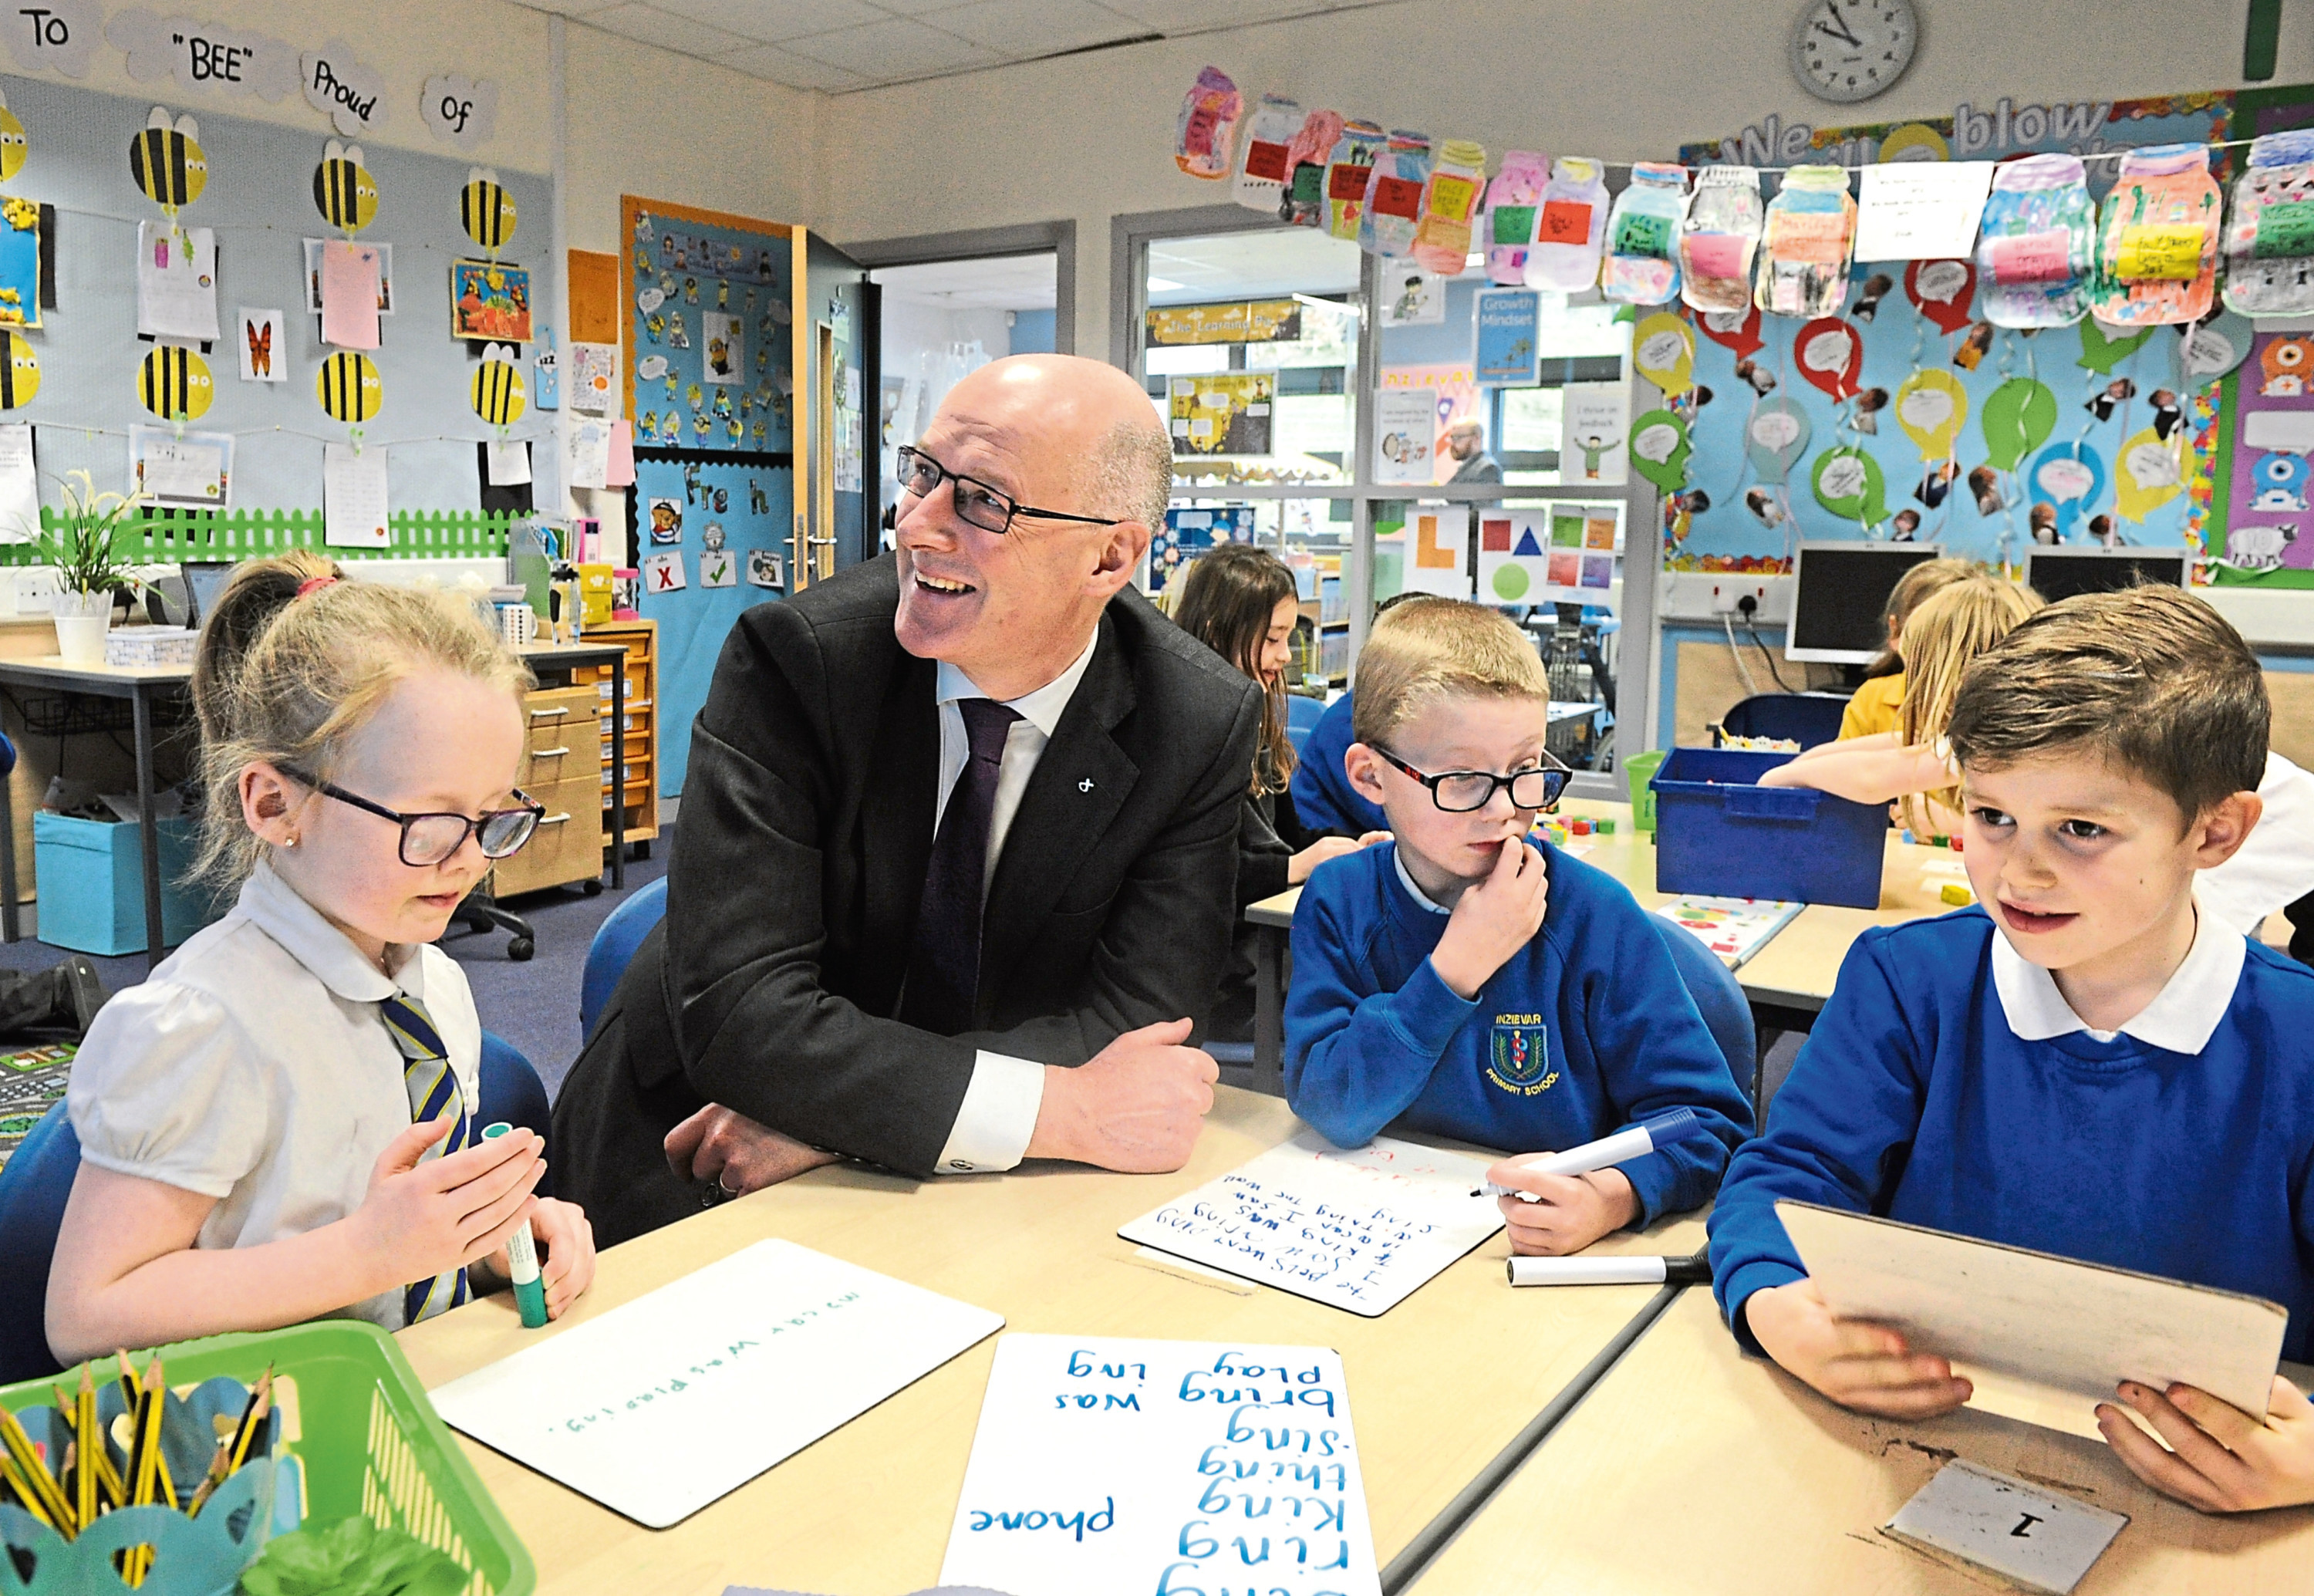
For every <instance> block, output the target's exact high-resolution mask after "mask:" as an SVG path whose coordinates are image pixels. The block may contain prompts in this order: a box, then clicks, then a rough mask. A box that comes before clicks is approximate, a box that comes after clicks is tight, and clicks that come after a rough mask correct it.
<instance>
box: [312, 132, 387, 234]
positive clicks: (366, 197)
mask: <svg viewBox="0 0 2314 1596" xmlns="http://www.w3.org/2000/svg"><path fill="white" fill-rule="evenodd" d="M314 209H315V210H318V211H320V212H321V213H322V220H323V221H325V222H327V223H328V224H329V225H331V226H332V227H335V228H337V229H338V230H339V231H340V232H341V233H343V234H346V235H347V236H348V237H349V238H350V237H352V236H353V235H354V234H357V233H359V232H360V231H361V230H362V229H363V228H365V227H367V226H368V225H370V224H371V223H372V222H374V221H375V220H376V219H377V184H376V183H375V182H373V181H371V180H370V175H369V171H368V169H367V167H365V166H364V165H363V164H362V151H361V145H358V144H357V145H341V144H340V143H339V142H338V141H337V140H336V139H334V138H333V139H331V140H330V142H329V143H328V144H326V145H322V163H321V164H320V165H319V166H316V167H314Z"/></svg>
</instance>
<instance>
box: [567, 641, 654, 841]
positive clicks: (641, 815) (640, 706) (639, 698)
mask: <svg viewBox="0 0 2314 1596" xmlns="http://www.w3.org/2000/svg"><path fill="white" fill-rule="evenodd" d="M587 641H588V642H590V643H623V644H624V645H625V646H626V650H627V663H626V691H627V701H626V719H625V723H624V734H623V741H624V743H625V751H626V760H627V772H626V776H627V780H626V793H625V798H626V823H627V841H628V842H650V841H652V840H653V839H654V838H656V837H657V836H658V792H659V769H658V622H656V621H614V622H611V623H610V624H608V625H605V626H590V627H588V628H587ZM571 680H572V681H573V682H574V683H576V682H581V681H584V682H587V683H591V684H592V687H593V691H594V692H595V695H596V697H595V708H596V713H597V715H598V716H599V717H600V719H599V721H598V722H597V726H596V736H597V738H598V757H599V760H600V773H599V775H598V776H597V778H596V790H597V796H598V798H599V799H600V802H601V804H602V808H603V834H604V835H605V837H606V838H607V837H608V836H609V834H610V830H611V827H610V808H611V739H612V736H614V730H615V729H616V728H614V727H613V726H612V725H611V667H610V666H587V667H586V668H584V669H581V670H575V671H573V672H572V673H571Z"/></svg>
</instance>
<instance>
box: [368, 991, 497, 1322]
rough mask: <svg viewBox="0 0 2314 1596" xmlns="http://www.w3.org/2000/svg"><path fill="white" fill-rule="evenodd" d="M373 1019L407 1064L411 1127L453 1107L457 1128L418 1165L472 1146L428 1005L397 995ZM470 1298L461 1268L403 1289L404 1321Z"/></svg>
mask: <svg viewBox="0 0 2314 1596" xmlns="http://www.w3.org/2000/svg"><path fill="white" fill-rule="evenodd" d="M377 1017H378V1018H380V1019H382V1020H384V1022H385V1034H386V1035H387V1036H392V1037H393V1045H395V1046H396V1047H398V1048H400V1049H401V1050H402V1057H403V1058H404V1059H405V1060H407V1061H408V1066H407V1068H406V1069H405V1070H404V1071H403V1073H402V1079H403V1080H404V1082H405V1083H406V1084H407V1085H408V1086H409V1088H410V1123H411V1124H433V1123H434V1122H435V1121H436V1120H438V1119H440V1118H441V1117H442V1116H443V1115H446V1114H449V1113H451V1112H453V1110H454V1106H455V1113H456V1115H457V1119H458V1123H457V1125H456V1126H455V1128H454V1129H453V1130H452V1131H451V1133H449V1134H448V1135H447V1136H445V1137H444V1138H443V1139H442V1140H441V1141H440V1142H437V1143H435V1144H434V1146H432V1147H431V1148H428V1150H427V1152H426V1156H425V1158H421V1159H420V1160H418V1161H419V1162H420V1163H421V1164H422V1163H424V1162H425V1161H426V1159H438V1158H440V1157H442V1156H443V1155H444V1154H446V1153H452V1152H456V1151H460V1150H462V1149H464V1148H466V1147H470V1146H472V1145H473V1142H474V1123H473V1119H472V1118H471V1117H469V1116H468V1115H467V1113H466V1097H465V1094H464V1092H462V1091H460V1090H459V1089H458V1072H457V1071H455V1070H453V1069H451V1068H450V1056H449V1054H448V1051H447V1050H446V1049H445V1048H444V1047H443V1045H442V1034H441V1033H440V1032H439V1031H437V1030H436V1029H435V1028H434V1017H433V1016H432V1015H430V1014H428V1013H427V1012H426V1005H425V1004H423V1003H421V1002H420V1001H418V1000H417V999H416V998H412V997H405V996H403V995H402V993H400V992H396V993H395V994H394V995H393V996H392V997H390V998H386V999H384V1000H383V1001H380V1002H379V1004H378V1006H377ZM472 1295H473V1292H470V1291H469V1290H468V1289H467V1285H466V1271H465V1267H464V1265H460V1266H459V1267H457V1268H455V1269H451V1270H447V1271H446V1272H445V1273H443V1274H437V1275H434V1276H432V1277H430V1278H428V1279H426V1280H420V1281H417V1282H415V1283H411V1285H409V1286H407V1287H404V1288H403V1290H402V1321H403V1322H404V1323H405V1324H412V1325H414V1324H416V1323H418V1321H419V1320H420V1319H428V1318H433V1317H434V1316H435V1315H436V1314H437V1313H447V1312H448V1311H449V1310H450V1309H453V1308H455V1307H457V1306H458V1305H459V1304H460V1303H462V1302H464V1301H467V1300H468V1299H469V1298H470V1297H471V1296H472Z"/></svg>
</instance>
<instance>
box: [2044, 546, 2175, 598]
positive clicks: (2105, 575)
mask: <svg viewBox="0 0 2314 1596" xmlns="http://www.w3.org/2000/svg"><path fill="white" fill-rule="evenodd" d="M2192 558H2193V555H2192V554H2191V552H2190V551H2186V550H2184V549H2062V548H2057V549H2043V548H2036V549H2034V550H2033V551H2031V552H2030V553H2028V554H2027V555H2026V556H2025V585H2026V586H2027V587H2030V588H2031V589H2033V591H2034V592H2036V593H2037V594H2039V595H2041V596H2042V597H2043V598H2045V599H2047V600H2048V601H2049V602H2050V603H2051V604H2055V603H2056V602H2057V601H2058V600H2059V599H2061V598H2071V597H2072V596H2073V595H2075V594H2077V593H2110V592H2112V591H2113V590H2114V589H2115V588H2116V587H2134V586H2139V585H2141V584H2143V583H2148V582H2159V583H2160V584H2162V585H2163V586H2169V587H2183V586H2185V585H2186V578H2187V577H2188V576H2189V575H2191V572H2190V571H2189V570H2188V569H2187V566H2186V562H2187V561H2188V560H2191V559H2192Z"/></svg>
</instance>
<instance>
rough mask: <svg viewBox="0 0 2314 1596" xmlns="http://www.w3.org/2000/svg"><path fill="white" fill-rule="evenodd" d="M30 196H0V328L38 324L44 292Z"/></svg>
mask: <svg viewBox="0 0 2314 1596" xmlns="http://www.w3.org/2000/svg"><path fill="white" fill-rule="evenodd" d="M43 208H44V207H41V206H40V205H36V204H35V203H33V202H32V201H31V200H30V199H19V198H16V197H15V196H13V195H10V196H9V197H8V198H4V199H0V327H38V326H39V325H40V308H41V306H42V305H43V304H49V303H52V302H53V296H52V295H50V294H49V292H48V291H47V290H48V284H47V281H46V273H45V271H44V270H43V259H44V257H45V255H46V254H47V252H48V251H47V250H46V249H45V248H44V247H43V240H42V233H41V227H40V212H41V210H42V209H43Z"/></svg>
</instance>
